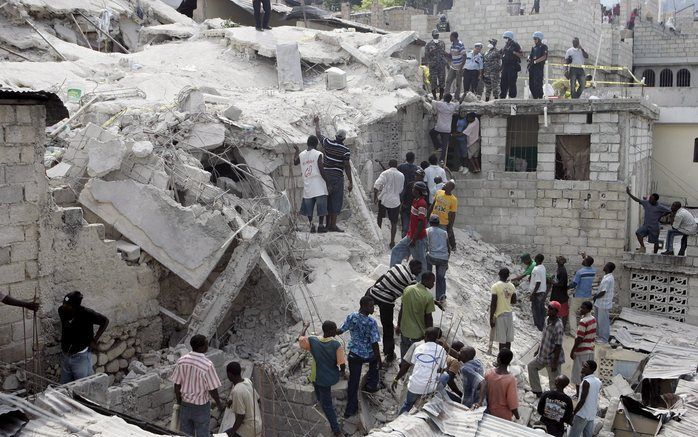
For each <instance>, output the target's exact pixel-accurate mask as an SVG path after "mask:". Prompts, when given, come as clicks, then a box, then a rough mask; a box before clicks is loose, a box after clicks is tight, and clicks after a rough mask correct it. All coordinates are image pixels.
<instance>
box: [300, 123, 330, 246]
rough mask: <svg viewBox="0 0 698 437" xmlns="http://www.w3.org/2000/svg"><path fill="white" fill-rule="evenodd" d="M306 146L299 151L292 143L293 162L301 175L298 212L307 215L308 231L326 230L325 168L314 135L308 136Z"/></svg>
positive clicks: (321, 231)
mask: <svg viewBox="0 0 698 437" xmlns="http://www.w3.org/2000/svg"><path fill="white" fill-rule="evenodd" d="M307 144H308V148H307V150H304V151H302V152H299V150H298V146H296V145H295V144H294V145H293V149H294V150H295V154H294V155H293V163H294V164H295V165H300V166H301V174H302V175H303V201H302V203H301V210H300V214H301V215H304V216H306V217H308V221H309V222H310V232H311V233H314V232H316V231H317V232H320V233H323V232H327V228H325V225H324V223H325V216H327V185H326V184H325V170H324V165H323V161H322V153H321V152H320V151H319V150H317V146H318V144H319V141H318V139H317V137H316V136H315V135H311V136H309V137H308V142H307ZM316 207H317V215H318V217H319V221H320V224H319V226H318V227H317V228H315V225H314V224H313V210H314V209H315V208H316Z"/></svg>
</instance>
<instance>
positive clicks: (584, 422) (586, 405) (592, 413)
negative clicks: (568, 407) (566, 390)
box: [567, 360, 601, 437]
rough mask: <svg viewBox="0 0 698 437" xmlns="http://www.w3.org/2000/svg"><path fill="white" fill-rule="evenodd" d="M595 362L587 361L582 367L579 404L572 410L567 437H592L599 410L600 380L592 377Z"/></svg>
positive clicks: (594, 376) (594, 370)
mask: <svg viewBox="0 0 698 437" xmlns="http://www.w3.org/2000/svg"><path fill="white" fill-rule="evenodd" d="M596 367H597V366H596V361H594V360H589V361H587V362H585V363H584V364H583V365H582V377H583V378H584V379H582V385H581V387H580V389H579V402H577V406H576V407H575V408H574V419H573V420H572V427H571V428H570V433H569V434H568V436H567V437H582V436H583V437H592V435H593V434H594V419H596V413H597V411H598V409H599V393H600V392H601V380H600V379H599V378H597V377H596V375H594V372H596Z"/></svg>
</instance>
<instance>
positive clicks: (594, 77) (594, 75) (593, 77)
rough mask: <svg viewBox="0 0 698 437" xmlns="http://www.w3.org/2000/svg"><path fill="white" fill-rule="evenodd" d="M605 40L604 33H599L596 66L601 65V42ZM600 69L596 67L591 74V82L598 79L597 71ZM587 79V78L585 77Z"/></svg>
mask: <svg viewBox="0 0 698 437" xmlns="http://www.w3.org/2000/svg"><path fill="white" fill-rule="evenodd" d="M602 42H603V33H602V34H600V35H599V46H598V47H597V48H596V61H595V62H594V67H598V66H599V56H601V43H602ZM597 70H598V69H597V68H594V74H593V75H592V76H591V82H592V83H593V82H594V81H595V80H596V71H597ZM584 80H586V78H584Z"/></svg>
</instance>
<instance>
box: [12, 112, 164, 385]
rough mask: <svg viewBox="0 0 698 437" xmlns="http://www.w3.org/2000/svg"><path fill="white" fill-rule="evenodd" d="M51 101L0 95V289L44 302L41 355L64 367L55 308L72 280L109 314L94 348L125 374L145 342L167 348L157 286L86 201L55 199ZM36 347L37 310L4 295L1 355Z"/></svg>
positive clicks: (16, 355) (51, 371) (97, 359)
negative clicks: (49, 172) (78, 204)
mask: <svg viewBox="0 0 698 437" xmlns="http://www.w3.org/2000/svg"><path fill="white" fill-rule="evenodd" d="M45 119H46V115H45V110H44V106H43V105H42V104H40V103H38V102H32V101H26V102H24V101H20V103H18V102H13V104H0V135H1V137H2V141H3V142H2V144H1V145H0V290H1V291H2V292H3V293H7V294H10V295H11V296H13V297H16V298H19V299H24V300H32V299H34V298H35V297H36V298H37V300H38V301H39V302H40V305H41V309H40V310H39V313H38V314H39V319H38V320H39V325H40V326H38V327H36V329H37V330H38V332H39V341H40V347H41V351H40V353H39V359H40V360H42V368H43V369H44V371H45V372H46V376H47V377H48V378H50V379H56V378H57V377H58V359H57V358H58V354H59V353H60V347H59V346H58V344H59V340H60V322H59V320H58V313H57V308H58V306H59V305H60V304H61V301H62V298H63V296H64V295H65V294H66V293H68V292H70V291H73V290H79V291H81V292H82V293H83V294H84V295H85V300H84V304H85V305H86V306H89V307H91V308H94V309H95V310H97V311H100V312H102V313H103V314H105V315H106V316H107V317H109V319H110V321H111V324H110V326H109V328H108V329H107V332H106V333H105V335H104V337H103V338H102V339H101V342H100V344H99V345H98V346H99V347H98V351H95V356H94V363H95V366H96V367H97V369H98V370H100V371H108V372H109V373H110V374H112V375H117V379H118V378H120V377H121V376H123V374H124V370H125V368H126V367H127V366H128V363H129V362H130V361H131V360H133V359H135V358H136V357H137V356H138V355H139V354H140V353H141V352H142V351H144V350H148V349H152V348H160V347H161V343H162V328H161V320H160V317H159V316H158V313H159V308H158V302H157V296H158V292H159V286H158V282H157V278H156V277H155V273H154V271H153V270H152V269H151V268H150V267H149V266H148V265H147V264H142V265H133V266H130V265H128V264H126V263H125V262H124V261H122V260H121V257H120V255H119V254H118V253H117V251H116V247H115V242H114V241H111V240H105V235H104V227H103V226H102V225H99V224H95V225H88V224H87V223H86V222H84V220H83V214H82V209H81V208H58V207H56V206H55V205H54V204H53V202H52V201H51V199H50V196H49V194H48V192H49V190H48V184H47V180H46V174H45V170H44V166H43V154H44V147H43V146H44V138H45V133H44V129H45ZM25 329H26V335H27V337H28V338H27V353H28V354H30V356H31V354H32V352H33V351H32V345H31V343H32V341H31V336H32V332H33V329H34V326H33V317H30V316H29V314H27V319H26V320H25V321H24V323H23V321H22V310H21V309H19V308H16V307H10V306H7V305H0V359H2V361H6V362H17V361H22V360H23V359H24V347H25V345H24V340H25V339H24V335H25V334H24V333H25Z"/></svg>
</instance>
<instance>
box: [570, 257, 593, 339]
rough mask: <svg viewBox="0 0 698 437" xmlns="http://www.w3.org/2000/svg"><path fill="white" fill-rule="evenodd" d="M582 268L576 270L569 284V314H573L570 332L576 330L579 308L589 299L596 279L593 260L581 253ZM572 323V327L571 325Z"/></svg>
mask: <svg viewBox="0 0 698 437" xmlns="http://www.w3.org/2000/svg"><path fill="white" fill-rule="evenodd" d="M581 255H582V268H581V269H579V270H577V272H576V273H575V274H574V279H572V283H571V284H570V288H574V295H573V297H572V302H571V305H570V313H571V314H575V317H572V318H571V320H570V328H571V329H572V332H574V330H575V329H577V320H578V318H577V316H576V314H577V313H578V311H579V306H580V305H581V304H582V302H585V301H587V300H590V299H591V290H592V288H593V286H594V278H596V269H595V268H594V267H592V266H593V265H594V258H592V257H590V256H587V255H586V254H585V253H582V254H581ZM573 322H574V325H573Z"/></svg>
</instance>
